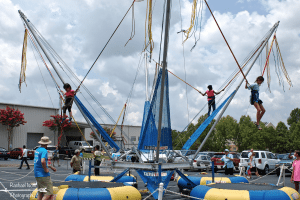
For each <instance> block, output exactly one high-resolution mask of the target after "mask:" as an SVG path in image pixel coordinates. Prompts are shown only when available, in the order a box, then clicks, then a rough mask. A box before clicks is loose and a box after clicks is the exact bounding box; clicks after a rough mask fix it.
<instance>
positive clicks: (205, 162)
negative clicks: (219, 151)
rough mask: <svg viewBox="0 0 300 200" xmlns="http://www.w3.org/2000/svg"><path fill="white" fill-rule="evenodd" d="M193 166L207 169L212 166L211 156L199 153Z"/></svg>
mask: <svg viewBox="0 0 300 200" xmlns="http://www.w3.org/2000/svg"><path fill="white" fill-rule="evenodd" d="M193 166H194V168H195V169H199V170H202V169H205V170H206V169H207V168H211V161H210V157H209V156H207V155H199V156H198V157H197V158H196V159H195V160H194V162H193Z"/></svg>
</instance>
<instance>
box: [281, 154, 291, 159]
mask: <svg viewBox="0 0 300 200" xmlns="http://www.w3.org/2000/svg"><path fill="white" fill-rule="evenodd" d="M282 160H293V159H289V155H284V156H283V158H282Z"/></svg>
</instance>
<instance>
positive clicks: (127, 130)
mask: <svg viewBox="0 0 300 200" xmlns="http://www.w3.org/2000/svg"><path fill="white" fill-rule="evenodd" d="M6 106H9V107H11V108H14V109H18V110H20V111H21V112H22V113H24V118H25V121H27V123H25V125H20V126H19V127H15V128H14V129H13V136H12V140H11V144H12V148H17V147H22V146H23V145H26V146H27V147H28V148H29V149H32V148H34V147H35V146H38V141H39V140H40V138H41V137H42V136H48V137H49V138H50V140H51V141H52V144H51V145H57V143H58V137H59V135H60V133H57V131H56V132H54V131H51V130H50V129H49V128H48V127H45V126H43V122H44V121H46V120H49V119H52V117H50V116H51V115H57V114H60V112H59V109H58V108H49V107H40V106H28V105H19V104H10V103H0V109H5V108H6ZM77 123H78V125H79V127H80V130H81V131H80V130H79V129H78V128H77V127H76V125H75V124H74V122H73V126H74V128H71V129H70V130H68V131H66V132H65V133H64V134H63V136H62V138H61V142H60V146H67V145H68V142H69V141H83V140H84V136H85V137H86V139H87V140H88V141H91V143H94V144H95V143H96V144H97V143H99V142H97V141H95V140H94V139H93V138H91V137H90V133H91V132H92V131H91V128H90V127H89V126H88V124H87V123H86V122H77ZM101 125H102V126H103V127H108V128H110V129H113V127H114V125H110V124H104V125H103V124H101ZM140 131H141V127H140V126H129V125H124V126H123V137H121V128H120V126H119V125H118V126H117V128H116V129H115V132H116V138H117V141H116V143H117V144H118V145H119V146H121V145H122V146H123V147H125V148H131V147H133V146H137V144H138V140H139V135H140ZM121 138H123V140H121ZM8 146H9V144H8V132H7V127H6V126H4V125H1V124H0V147H3V148H5V149H8Z"/></svg>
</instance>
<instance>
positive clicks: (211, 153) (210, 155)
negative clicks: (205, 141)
mask: <svg viewBox="0 0 300 200" xmlns="http://www.w3.org/2000/svg"><path fill="white" fill-rule="evenodd" d="M215 153H216V152H213V151H202V152H199V154H201V155H207V156H209V157H211V158H212V157H213V156H214V155H215Z"/></svg>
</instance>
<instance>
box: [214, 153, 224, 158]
mask: <svg viewBox="0 0 300 200" xmlns="http://www.w3.org/2000/svg"><path fill="white" fill-rule="evenodd" d="M224 155H225V154H215V155H214V156H213V158H222V157H223V156H224Z"/></svg>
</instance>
